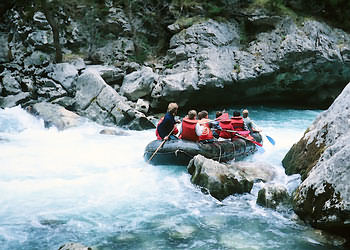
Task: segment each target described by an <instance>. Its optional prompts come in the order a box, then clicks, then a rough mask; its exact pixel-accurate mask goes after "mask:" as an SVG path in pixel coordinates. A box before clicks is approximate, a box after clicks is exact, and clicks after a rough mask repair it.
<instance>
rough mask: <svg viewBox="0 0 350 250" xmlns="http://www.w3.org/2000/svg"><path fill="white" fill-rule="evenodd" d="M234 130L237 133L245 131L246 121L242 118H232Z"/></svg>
mask: <svg viewBox="0 0 350 250" xmlns="http://www.w3.org/2000/svg"><path fill="white" fill-rule="evenodd" d="M231 125H232V129H233V130H235V131H244V130H245V129H244V121H243V117H242V116H236V117H231Z"/></svg>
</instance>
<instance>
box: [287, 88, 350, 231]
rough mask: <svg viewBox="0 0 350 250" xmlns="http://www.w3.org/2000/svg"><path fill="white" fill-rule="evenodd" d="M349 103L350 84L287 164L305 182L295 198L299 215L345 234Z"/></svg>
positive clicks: (349, 192)
mask: <svg viewBox="0 0 350 250" xmlns="http://www.w3.org/2000/svg"><path fill="white" fill-rule="evenodd" d="M349 100H350V84H348V85H347V86H346V88H345V89H344V90H343V92H342V93H341V94H340V95H339V96H338V98H337V99H336V100H335V102H334V103H333V104H332V105H331V106H330V107H329V109H328V110H327V111H324V112H323V113H321V114H320V115H319V116H318V117H317V118H316V120H315V121H314V122H313V124H312V125H311V126H310V128H308V129H307V131H306V132H305V134H304V136H303V137H302V138H301V140H300V141H299V142H298V143H297V144H295V145H294V146H293V147H292V148H291V150H290V151H289V152H288V153H287V155H286V157H285V158H284V160H283V165H284V167H285V168H286V172H287V173H288V174H291V173H300V174H302V175H303V179H304V181H303V182H302V183H301V185H300V186H299V187H298V189H297V190H296V192H295V194H294V197H293V207H294V210H295V212H296V213H297V214H298V215H299V216H300V217H301V218H303V219H304V220H306V221H308V222H310V223H311V224H312V225H314V226H315V227H319V228H324V229H328V230H332V231H336V232H338V233H341V234H343V233H344V232H349V230H350V224H349V221H350V188H349V180H350V146H349V140H350V102H349ZM347 236H349V235H347Z"/></svg>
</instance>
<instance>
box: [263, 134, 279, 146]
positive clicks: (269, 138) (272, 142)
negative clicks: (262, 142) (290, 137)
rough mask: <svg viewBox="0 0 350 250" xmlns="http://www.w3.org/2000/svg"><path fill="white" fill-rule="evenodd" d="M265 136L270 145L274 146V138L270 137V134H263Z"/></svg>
mask: <svg viewBox="0 0 350 250" xmlns="http://www.w3.org/2000/svg"><path fill="white" fill-rule="evenodd" d="M264 135H265V134H264ZM265 137H266V138H267V140H269V142H270V143H271V144H272V145H274V146H275V144H276V142H275V140H274V139H273V138H272V137H270V136H268V135H265Z"/></svg>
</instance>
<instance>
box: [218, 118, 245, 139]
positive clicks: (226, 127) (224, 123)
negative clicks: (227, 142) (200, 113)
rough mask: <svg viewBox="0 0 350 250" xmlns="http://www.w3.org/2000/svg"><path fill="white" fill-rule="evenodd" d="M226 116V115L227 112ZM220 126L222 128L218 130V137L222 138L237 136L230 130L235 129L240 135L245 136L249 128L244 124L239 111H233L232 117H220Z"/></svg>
mask: <svg viewBox="0 0 350 250" xmlns="http://www.w3.org/2000/svg"><path fill="white" fill-rule="evenodd" d="M226 116H228V114H227V113H226ZM220 126H221V128H222V131H220V138H223V139H234V138H237V136H235V134H236V133H235V132H231V131H237V133H238V134H240V135H242V136H247V135H248V134H249V130H248V128H247V126H246V125H245V124H244V121H243V117H242V116H241V113H240V112H239V111H234V112H233V117H231V118H228V117H227V118H225V119H221V120H220ZM230 130H231V131H230Z"/></svg>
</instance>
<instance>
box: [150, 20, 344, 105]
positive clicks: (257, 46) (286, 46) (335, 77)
mask: <svg viewBox="0 0 350 250" xmlns="http://www.w3.org/2000/svg"><path fill="white" fill-rule="evenodd" d="M250 22H251V25H253V26H254V25H256V26H257V27H258V26H259V25H264V26H265V27H268V29H267V31H266V32H261V33H257V34H256V37H255V39H254V40H252V41H251V42H250V43H249V44H243V43H242V42H245V41H244V40H242V39H243V38H244V37H242V36H241V34H242V32H243V31H242V30H241V28H240V26H239V25H238V23H236V22H235V21H232V20H230V21H229V22H227V21H214V20H201V21H200V22H198V23H196V24H194V25H192V26H190V27H188V28H186V29H184V30H182V31H180V32H179V33H177V34H175V35H174V36H173V37H172V38H171V40H170V46H169V47H170V48H169V50H168V54H167V61H168V65H170V66H169V68H168V69H166V70H164V71H163V72H161V73H160V76H159V80H158V84H157V85H156V86H155V87H154V88H153V90H152V98H154V100H152V103H151V106H152V107H155V106H157V105H163V104H164V103H167V102H169V101H171V100H174V98H176V100H177V101H178V102H179V104H180V106H184V105H186V106H191V105H198V103H202V102H205V103H206V104H207V105H211V104H212V105H218V104H227V103H230V104H231V105H232V100H234V102H235V103H237V104H238V103H241V102H244V103H248V102H255V103H256V102H259V101H264V102H266V101H270V102H290V103H295V104H300V102H299V101H296V100H305V101H304V102H305V104H307V105H316V106H319V107H320V106H326V105H329V104H330V102H331V101H332V100H334V99H335V97H336V96H337V95H338V94H339V93H340V90H341V89H342V88H343V86H345V85H346V83H347V81H348V79H349V77H350V61H349V58H350V56H349V55H350V53H349V48H350V36H349V34H347V33H345V32H344V31H342V30H338V29H333V28H331V27H329V26H328V25H326V24H324V23H320V22H317V21H314V20H307V21H304V22H303V23H302V24H296V23H295V22H294V21H293V20H292V19H291V18H288V17H276V16H269V15H266V14H264V13H261V14H259V15H257V16H255V18H251V20H250ZM243 45H245V46H243ZM189 72H195V74H192V76H196V77H188V76H189ZM319 72H325V73H324V74H320V73H319ZM186 76H187V77H186ZM184 79H186V80H184ZM266 82H268V84H266ZM270 93H274V95H270Z"/></svg>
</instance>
